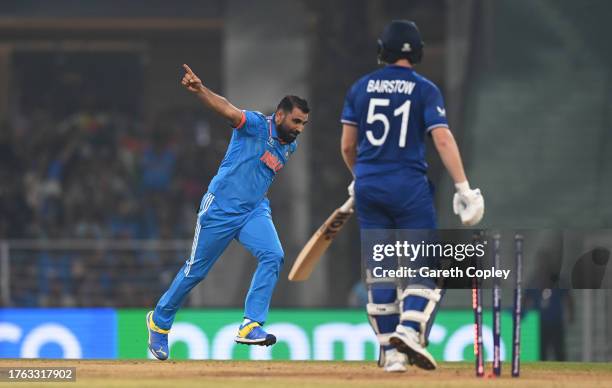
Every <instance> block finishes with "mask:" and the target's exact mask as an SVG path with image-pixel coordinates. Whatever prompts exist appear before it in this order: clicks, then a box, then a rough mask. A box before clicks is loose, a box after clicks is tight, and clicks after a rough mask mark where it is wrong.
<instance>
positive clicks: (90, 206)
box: [0, 109, 228, 239]
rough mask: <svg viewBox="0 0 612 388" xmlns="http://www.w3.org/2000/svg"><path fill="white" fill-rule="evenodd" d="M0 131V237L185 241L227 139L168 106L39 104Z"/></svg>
mask: <svg viewBox="0 0 612 388" xmlns="http://www.w3.org/2000/svg"><path fill="white" fill-rule="evenodd" d="M0 125H1V129H0V165H1V166H2V168H1V169H0V181H1V182H2V185H1V189H0V214H2V217H1V218H0V238H35V239H40V238H54V239H57V238H91V239H102V238H112V239H149V238H155V239H157V238H164V239H168V238H187V237H190V234H191V233H192V231H193V221H194V216H193V214H195V211H196V210H197V206H198V205H199V200H200V198H201V196H202V194H203V192H204V191H205V190H206V185H207V183H208V181H209V180H210V178H211V177H212V174H214V172H215V167H216V164H217V163H218V161H219V159H220V158H221V157H222V155H223V152H224V149H225V143H226V142H227V140H228V139H227V136H221V137H220V139H218V140H217V143H220V144H217V146H215V143H213V136H211V128H210V125H209V124H208V122H207V121H206V120H204V119H202V118H198V117H196V116H195V115H193V114H189V113H186V112H170V113H166V114H164V115H161V116H160V117H157V118H156V119H155V120H152V122H151V123H147V122H144V121H142V120H140V119H139V118H138V117H136V116H135V115H129V114H125V113H116V112H104V111H93V110H91V111H86V110H83V111H78V112H76V113H74V114H71V115H69V116H68V117H62V118H60V119H54V117H53V115H52V114H51V113H50V112H48V111H45V110H42V109H41V110H37V111H34V112H31V113H30V114H28V115H23V116H20V117H18V118H17V119H14V120H13V121H12V122H9V121H6V120H5V121H3V122H2V123H1V124H0Z"/></svg>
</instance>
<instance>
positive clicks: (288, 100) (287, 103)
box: [276, 96, 310, 113]
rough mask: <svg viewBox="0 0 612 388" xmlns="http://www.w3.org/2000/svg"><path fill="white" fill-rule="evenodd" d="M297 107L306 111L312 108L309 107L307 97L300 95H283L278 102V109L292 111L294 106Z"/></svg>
mask: <svg viewBox="0 0 612 388" xmlns="http://www.w3.org/2000/svg"><path fill="white" fill-rule="evenodd" d="M296 107H297V108H298V109H299V110H301V111H302V112H304V113H308V112H310V108H309V107H308V102H307V101H306V100H305V99H303V98H301V97H298V96H285V97H283V99H282V100H281V102H279V103H278V106H277V107H276V110H277V111H278V110H281V109H282V110H283V111H284V112H291V111H292V110H293V108H296Z"/></svg>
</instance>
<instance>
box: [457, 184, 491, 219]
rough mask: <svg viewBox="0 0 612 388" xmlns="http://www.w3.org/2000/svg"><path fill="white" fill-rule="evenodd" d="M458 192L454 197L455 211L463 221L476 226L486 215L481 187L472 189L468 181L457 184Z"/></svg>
mask: <svg viewBox="0 0 612 388" xmlns="http://www.w3.org/2000/svg"><path fill="white" fill-rule="evenodd" d="M455 188H456V189H457V192H456V193H455V196H454V197H453V211H454V212H455V214H456V215H458V216H459V218H461V223H462V224H463V225H466V226H474V225H476V224H477V223H479V222H480V220H482V216H483V215H484V198H483V197H482V194H481V193H480V189H473V190H472V189H470V185H469V183H468V182H467V181H465V182H461V183H457V184H455Z"/></svg>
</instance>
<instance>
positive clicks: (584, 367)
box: [0, 359, 612, 388]
mask: <svg viewBox="0 0 612 388" xmlns="http://www.w3.org/2000/svg"><path fill="white" fill-rule="evenodd" d="M10 366H19V367H27V366H31V367H47V368H48V367H53V366H60V367H76V369H77V381H76V383H68V382H64V383H18V384H17V383H0V387H4V386H6V387H26V386H41V387H42V386H44V387H122V388H123V387H134V388H135V387H164V388H177V387H183V386H184V387H220V386H223V387H228V388H238V387H245V388H253V387H266V388H277V387H278V388H281V387H291V388H296V387H317V388H325V387H351V388H361V387H363V388H366V387H376V388H378V387H380V388H386V387H407V386H410V387H466V388H467V387H474V386H477V387H478V386H496V387H534V388H535V387H538V388H540V387H576V386H578V387H580V388H585V387H611V386H612V363H551V362H537V363H524V364H523V365H522V369H521V373H522V376H521V377H520V378H518V379H513V378H511V377H509V365H504V371H503V372H504V377H502V378H498V379H493V378H483V379H477V378H476V377H474V366H473V364H472V363H463V362H462V363H441V365H440V367H439V369H438V370H436V371H432V372H426V371H422V370H419V369H416V368H411V369H410V370H409V371H408V372H406V373H403V374H389V373H384V372H383V371H382V370H381V369H379V368H377V367H376V365H374V363H372V362H367V363H366V362H346V361H344V362H332V361H329V362H314V361H283V362H281V361H166V362H160V361H148V360H142V361H139V360H133V361H102V360H100V361H97V360H72V361H71V360H23V359H19V360H0V367H10ZM488 366H489V365H488Z"/></svg>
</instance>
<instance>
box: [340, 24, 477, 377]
mask: <svg viewBox="0 0 612 388" xmlns="http://www.w3.org/2000/svg"><path fill="white" fill-rule="evenodd" d="M423 45H424V44H423V41H422V40H421V36H420V33H419V30H418V28H417V26H416V24H415V23H413V22H410V21H406V20H395V21H393V22H391V23H390V24H389V25H387V26H386V28H385V29H384V32H383V34H382V37H381V38H380V39H379V40H378V60H379V62H381V63H385V64H386V66H385V67H383V68H381V69H379V70H376V71H374V72H372V73H369V74H367V75H365V76H364V77H362V78H361V79H359V80H358V81H357V82H355V83H354V84H353V86H352V87H351V88H350V90H349V91H348V93H347V95H346V99H345V102H344V109H343V111H342V119H341V122H342V156H343V158H344V161H345V162H346V164H347V166H348V168H349V169H350V170H351V172H352V173H353V176H354V178H355V180H354V181H353V182H352V183H351V185H350V186H349V194H350V195H354V196H355V203H356V205H355V206H356V210H357V215H358V218H359V223H360V227H361V228H362V229H428V230H431V229H436V227H437V224H436V212H435V209H434V202H433V187H432V185H431V183H430V182H429V180H428V179H427V175H426V172H427V164H426V162H425V138H426V137H427V136H430V137H431V138H432V139H433V143H434V146H435V147H436V150H437V151H438V153H439V155H440V157H441V159H442V162H443V164H444V166H445V167H446V169H447V171H448V173H449V174H450V176H451V178H452V179H453V181H454V182H455V188H456V190H457V192H456V193H455V196H454V199H453V209H454V212H455V214H458V215H459V216H460V218H461V221H462V223H463V224H464V225H475V224H476V223H478V222H479V221H480V219H481V218H482V216H483V213H484V201H483V198H482V196H481V194H480V190H478V189H474V190H473V189H471V188H470V185H469V183H468V181H467V178H466V175H465V172H464V170H463V164H462V162H461V156H460V154H459V150H458V148H457V144H456V143H455V140H454V137H453V135H452V133H451V131H450V130H449V127H448V122H447V120H446V109H445V107H444V101H443V99H442V96H441V94H440V91H439V89H438V88H437V87H436V85H434V84H433V83H432V82H431V81H429V80H428V79H426V78H425V77H423V76H421V75H420V74H418V73H417V72H415V71H414V69H413V66H414V65H415V64H417V63H419V61H420V60H421V58H422V55H423ZM366 280H367V281H366V282H367V283H368V284H367V286H368V299H369V303H368V305H367V313H368V316H369V319H370V323H371V324H372V327H373V329H374V331H375V332H376V334H377V337H378V340H379V342H380V345H381V352H380V359H379V365H380V366H383V367H384V368H385V370H386V371H388V372H403V371H405V370H406V364H407V363H410V364H416V365H417V366H418V367H421V368H423V369H435V368H436V362H435V360H434V359H433V357H432V356H431V354H430V353H429V352H428V351H427V349H426V346H427V336H428V334H429V333H428V332H429V329H430V328H431V325H432V323H433V320H434V316H435V312H436V306H437V304H438V303H439V302H440V299H441V297H442V295H443V290H442V289H439V288H437V287H436V285H435V284H433V282H432V281H431V280H429V281H428V279H427V280H426V279H420V280H418V282H417V283H416V284H411V285H409V286H408V287H407V288H406V289H404V290H402V289H401V287H400V288H399V289H398V288H396V286H395V283H394V279H386V281H387V283H388V284H387V285H388V286H389V287H387V288H381V287H378V286H376V287H373V283H374V282H375V281H374V279H373V278H372V277H371V276H370V274H367V276H366ZM375 280H376V283H381V279H375ZM382 280H383V283H384V281H385V279H382ZM419 283H420V284H419Z"/></svg>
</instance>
